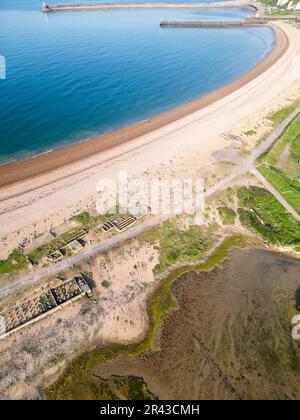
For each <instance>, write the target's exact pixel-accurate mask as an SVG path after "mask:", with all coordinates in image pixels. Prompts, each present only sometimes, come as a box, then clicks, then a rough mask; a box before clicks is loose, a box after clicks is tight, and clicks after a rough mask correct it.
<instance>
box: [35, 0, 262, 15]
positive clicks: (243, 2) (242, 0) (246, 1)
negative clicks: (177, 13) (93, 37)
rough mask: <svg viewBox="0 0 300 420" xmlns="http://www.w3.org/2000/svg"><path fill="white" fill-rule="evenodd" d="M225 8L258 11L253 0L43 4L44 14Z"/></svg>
mask: <svg viewBox="0 0 300 420" xmlns="http://www.w3.org/2000/svg"><path fill="white" fill-rule="evenodd" d="M224 7H252V8H254V9H256V6H255V5H254V4H253V2H252V0H236V1H226V2H216V3H102V4H78V5H72V4H70V5H47V4H45V3H43V5H42V11H43V12H63V11H72V10H73V11H76V10H77V11H79V10H107V9H125V10H126V9H215V8H224Z"/></svg>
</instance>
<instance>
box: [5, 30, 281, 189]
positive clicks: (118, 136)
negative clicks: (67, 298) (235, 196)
mask: <svg viewBox="0 0 300 420" xmlns="http://www.w3.org/2000/svg"><path fill="white" fill-rule="evenodd" d="M272 28H273V29H274V31H275V34H276V46H275V48H274V49H273V51H272V52H271V53H270V54H269V55H268V56H267V57H266V58H265V59H264V60H262V61H261V62H260V63H258V64H257V65H256V66H255V67H254V68H252V69H251V70H250V71H248V72H247V73H245V74H244V75H243V76H241V77H240V78H239V79H237V80H235V81H233V82H231V83H229V84H227V85H226V86H224V87H222V88H220V89H218V90H216V91H214V92H212V93H210V94H208V95H206V96H203V97H201V98H199V99H196V100H194V101H192V102H189V103H187V104H184V105H181V106H179V107H176V108H174V109H172V110H170V111H168V112H166V113H163V114H161V115H158V116H156V117H154V118H152V119H151V120H146V121H143V122H140V123H138V124H135V125H133V126H129V127H126V128H124V129H121V130H118V131H114V132H111V133H108V134H104V135H101V136H97V137H95V138H92V139H89V140H86V141H83V142H81V143H76V144H73V145H70V146H67V147H64V148H60V149H56V150H54V151H51V152H49V153H45V154H42V155H39V156H36V157H34V158H32V159H28V160H23V161H17V162H13V163H10V164H6V165H2V166H0V188H1V187H2V188H3V187H6V186H8V185H11V184H14V183H17V182H20V181H23V180H26V179H30V178H34V177H37V176H39V175H43V174H47V173H48V172H50V171H53V170H55V169H59V168H62V167H65V166H67V165H69V164H72V163H75V162H79V161H83V160H84V159H85V158H88V157H90V156H93V155H96V154H98V153H102V152H104V151H107V150H109V149H112V148H114V147H117V146H120V145H122V144H125V143H127V142H129V141H130V140H133V139H137V138H139V137H141V136H143V135H145V134H147V133H150V132H153V131H155V130H159V129H160V128H162V127H165V126H167V125H168V124H170V123H172V122H174V121H177V120H180V119H181V118H183V117H186V116H188V115H190V114H193V113H194V112H196V111H198V110H200V109H203V108H205V107H207V106H208V105H211V104H213V103H214V102H216V101H218V100H220V99H221V98H223V97H225V96H227V95H229V94H230V93H232V92H234V91H235V90H237V89H239V88H240V87H242V86H244V85H246V84H247V83H248V82H250V81H251V80H253V79H255V78H257V77H258V76H259V75H260V74H262V73H264V72H265V71H266V70H267V69H269V68H270V67H271V66H272V65H273V64H274V63H276V61H277V60H278V59H279V58H280V57H281V56H282V55H283V54H284V53H285V51H286V50H287V48H288V45H289V42H288V38H287V36H286V34H285V33H284V31H283V30H281V29H280V28H279V27H278V26H275V25H272Z"/></svg>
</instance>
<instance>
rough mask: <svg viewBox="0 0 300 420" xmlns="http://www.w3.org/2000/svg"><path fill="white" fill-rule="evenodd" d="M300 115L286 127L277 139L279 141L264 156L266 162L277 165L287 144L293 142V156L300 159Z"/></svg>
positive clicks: (296, 159)
mask: <svg viewBox="0 0 300 420" xmlns="http://www.w3.org/2000/svg"><path fill="white" fill-rule="evenodd" d="M299 137H300V116H298V117H297V118H295V120H294V121H292V122H291V124H290V125H289V126H288V128H287V129H286V131H285V133H284V134H283V135H282V137H281V138H280V139H279V140H278V141H277V143H276V144H275V145H274V146H273V147H272V149H271V150H269V151H268V152H267V154H265V155H264V156H263V159H262V160H263V162H266V163H268V164H270V165H273V166H276V165H277V164H278V162H279V159H280V156H281V154H282V153H283V151H284V148H285V147H286V145H288V144H289V143H291V145H292V146H291V151H292V156H291V157H292V158H293V159H294V160H295V161H298V160H299V159H300V148H299V144H300V138H299Z"/></svg>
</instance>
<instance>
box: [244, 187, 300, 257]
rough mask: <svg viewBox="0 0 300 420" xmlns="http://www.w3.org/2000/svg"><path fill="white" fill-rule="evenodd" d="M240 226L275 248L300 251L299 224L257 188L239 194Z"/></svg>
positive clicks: (266, 192)
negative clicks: (291, 248)
mask: <svg viewBox="0 0 300 420" xmlns="http://www.w3.org/2000/svg"><path fill="white" fill-rule="evenodd" d="M238 199H239V206H240V208H239V210H238V212H239V216H240V221H241V224H242V225H243V226H245V227H247V228H248V229H250V230H251V231H252V232H254V233H256V234H257V235H259V236H260V237H261V238H263V239H264V240H266V241H267V242H269V243H271V244H274V245H282V246H292V247H294V248H295V250H298V249H299V247H300V223H299V222H297V221H296V220H295V219H294V218H293V216H291V215H290V214H289V213H288V212H287V211H286V210H285V208H284V207H283V206H282V205H281V204H280V203H279V202H278V201H277V200H276V198H275V197H274V196H273V195H272V194H271V193H270V192H269V191H267V190H265V189H263V188H259V187H256V186H251V187H241V188H240V189H239V190H238Z"/></svg>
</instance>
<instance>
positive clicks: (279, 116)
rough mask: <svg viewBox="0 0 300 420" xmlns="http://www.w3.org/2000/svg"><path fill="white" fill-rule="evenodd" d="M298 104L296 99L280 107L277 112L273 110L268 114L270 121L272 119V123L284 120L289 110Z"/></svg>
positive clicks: (299, 102) (292, 109)
mask: <svg viewBox="0 0 300 420" xmlns="http://www.w3.org/2000/svg"><path fill="white" fill-rule="evenodd" d="M299 105H300V100H299V101H296V102H294V103H292V104H290V105H288V106H286V107H284V108H282V109H280V110H279V111H277V112H274V113H273V114H271V115H270V119H271V121H273V122H274V123H277V124H279V123H281V122H282V121H284V120H285V119H286V118H287V117H288V116H289V115H290V114H291V112H293V111H294V110H295V109H296V108H297V107H298V106H299Z"/></svg>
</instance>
